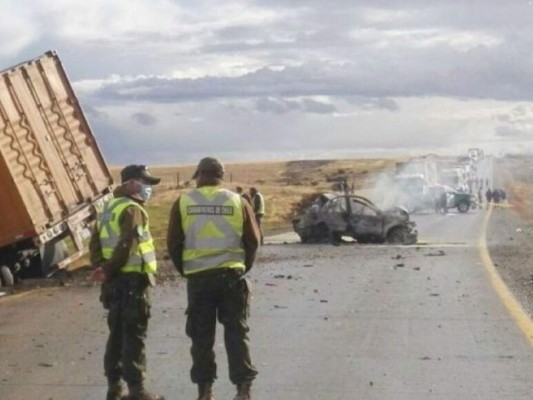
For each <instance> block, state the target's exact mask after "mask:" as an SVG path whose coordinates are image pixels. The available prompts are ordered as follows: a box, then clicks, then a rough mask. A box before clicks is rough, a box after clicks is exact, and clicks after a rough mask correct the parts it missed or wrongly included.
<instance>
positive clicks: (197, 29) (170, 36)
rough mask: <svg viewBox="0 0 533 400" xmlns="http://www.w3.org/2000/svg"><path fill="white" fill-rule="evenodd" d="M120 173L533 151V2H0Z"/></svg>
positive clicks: (20, 48)
mask: <svg viewBox="0 0 533 400" xmlns="http://www.w3.org/2000/svg"><path fill="white" fill-rule="evenodd" d="M0 7H1V8H0V9H1V11H2V12H1V13H0V38H2V45H1V46H0V69H3V68H7V67H9V66H11V65H13V64H17V63H19V62H20V61H23V60H26V59H31V58H34V57H36V56H38V55H40V54H41V53H43V52H45V51H46V50H49V49H56V50H58V52H59V55H60V57H61V58H62V60H63V64H64V65H65V68H66V69H67V72H68V74H69V76H70V78H71V80H72V81H73V83H74V85H75V90H76V93H77V94H78V97H79V98H80V101H81V103H82V105H83V108H84V110H85V112H86V114H87V118H88V119H89V122H90V124H91V126H92V128H93V131H94V133H95V135H96V137H97V139H98V142H99V144H100V147H101V149H102V151H103V153H104V156H105V157H106V159H107V160H108V161H109V162H110V163H112V164H122V163H127V162H139V161H142V162H146V163H150V164H190V163H195V162H196V161H197V159H198V158H199V157H202V156H204V155H217V156H219V157H221V158H223V159H225V160H231V161H239V160H241V161H244V160H259V159H260V160H269V159H301V158H338V157H360V156H369V155H370V156H372V155H379V156H381V155H386V154H391V155H397V154H406V153H409V154H417V153H424V152H450V151H452V152H462V153H464V152H466V149H467V148H468V147H482V148H484V149H485V150H486V151H488V152H493V153H501V152H517V151H528V152H529V151H533V140H532V139H533V40H532V38H533V24H532V23H531V21H533V1H527V0H525V1H523V0H483V1H481V0H462V1H461V0H442V1H432V0H403V1H401V2H400V1H396V0H372V1H370V0H367V1H359V0H328V1H326V0H241V1H236V0H224V1H220V0H179V1H178V0H113V1H109V0H91V1H87V0H54V1H49V0H46V1H45V0H0Z"/></svg>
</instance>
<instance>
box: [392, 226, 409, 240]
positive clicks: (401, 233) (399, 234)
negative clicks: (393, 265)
mask: <svg viewBox="0 0 533 400" xmlns="http://www.w3.org/2000/svg"><path fill="white" fill-rule="evenodd" d="M408 237H409V230H408V229H407V228H406V227H405V226H397V227H394V228H392V229H391V230H390V231H389V232H388V233H387V243H390V244H404V243H407V242H408Z"/></svg>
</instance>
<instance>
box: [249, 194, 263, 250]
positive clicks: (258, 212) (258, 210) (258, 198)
mask: <svg viewBox="0 0 533 400" xmlns="http://www.w3.org/2000/svg"><path fill="white" fill-rule="evenodd" d="M250 196H251V197H252V207H253V209H254V214H255V221H256V222H257V226H258V227H259V231H260V232H261V244H264V236H263V228H262V226H261V220H262V219H263V217H264V216H265V198H264V197H263V195H262V194H261V193H259V191H258V190H257V188H255V187H251V188H250Z"/></svg>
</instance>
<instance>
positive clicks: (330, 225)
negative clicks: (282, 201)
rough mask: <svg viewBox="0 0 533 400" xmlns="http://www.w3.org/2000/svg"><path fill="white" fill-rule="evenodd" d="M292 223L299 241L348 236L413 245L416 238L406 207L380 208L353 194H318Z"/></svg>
mask: <svg viewBox="0 0 533 400" xmlns="http://www.w3.org/2000/svg"><path fill="white" fill-rule="evenodd" d="M292 223H293V228H294V231H295V232H296V233H297V234H298V235H299V236H300V239H301V241H302V243H308V242H326V241H331V242H338V241H340V240H341V238H342V236H350V237H352V238H354V239H355V240H357V242H359V243H385V242H386V243H393V244H413V243H416V241H417V237H418V232H417V231H416V229H415V223H414V222H413V221H410V220H409V213H408V212H407V211H406V210H404V209H402V208H400V207H394V208H391V209H388V210H380V209H379V208H378V207H376V206H375V205H374V204H373V203H372V202H371V201H370V200H368V199H367V198H365V197H362V196H356V195H339V194H333V193H324V194H320V195H318V196H317V197H316V199H315V200H314V201H313V203H312V204H311V206H309V207H308V208H307V209H306V210H305V212H304V213H303V214H302V215H298V216H296V217H295V218H294V219H293V220H292Z"/></svg>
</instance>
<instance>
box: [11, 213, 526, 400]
mask: <svg viewBox="0 0 533 400" xmlns="http://www.w3.org/2000/svg"><path fill="white" fill-rule="evenodd" d="M484 216H485V212H484V211H477V212H475V211H473V212H469V213H468V214H465V215H460V214H456V213H450V214H448V215H434V214H427V215H418V216H415V217H414V219H415V221H416V222H417V225H418V229H419V232H420V244H417V245H413V246H393V247H391V246H382V245H379V246H378V245H358V244H354V243H346V244H342V245H341V246H332V245H328V244H321V245H316V244H315V245H303V244H299V243H296V241H295V240H294V239H295V236H294V235H291V234H288V235H285V236H277V237H272V238H268V240H267V245H265V246H264V247H263V248H262V249H261V254H260V258H259V261H258V263H257V265H256V266H255V268H254V270H253V271H252V272H251V274H250V277H251V279H252V281H253V283H254V297H253V303H252V309H251V319H250V325H251V339H252V352H253V353H252V356H253V359H254V362H255V363H256V365H257V367H258V369H259V371H260V374H259V376H258V379H257V381H256V384H255V385H254V396H253V398H254V399H255V400H271V399H283V400H299V399H306V400H336V399H348V400H358V399H368V400H374V399H375V400H378V399H379V400H381V399H394V400H403V399H406V400H407V399H409V400H418V399H420V400H428V399H439V400H461V399H465V400H467V399H468V400H472V399H480V400H481V399H483V400H490V399H494V400H496V399H498V400H500V399H505V400H519V399H520V400H522V399H524V400H525V399H530V398H531V393H533V380H532V379H531V372H530V371H531V370H532V369H533V358H532V356H533V348H532V345H531V343H530V341H529V339H528V338H527V337H526V336H525V335H524V333H523V327H524V326H529V325H530V324H531V323H530V321H529V320H528V319H527V318H522V317H521V316H520V315H518V316H517V315H515V316H514V317H513V316H512V315H511V313H510V312H509V309H508V307H509V305H508V304H507V302H506V296H507V295H506V294H505V293H501V291H500V292H499V291H498V290H496V289H495V288H494V285H493V284H492V283H491V277H490V272H489V271H490V270H489V268H488V266H487V265H486V264H487V260H486V259H484V258H482V256H480V254H482V252H480V249H479V246H478V244H479V239H480V236H481V235H482V234H483V221H484ZM153 300H154V308H153V318H152V320H151V326H150V331H149V340H148V362H149V372H148V375H149V386H150V387H152V388H154V390H157V391H158V392H160V393H162V394H165V395H166V397H167V399H194V398H196V397H195V396H196V388H195V387H194V386H193V385H192V384H191V383H190V381H189V368H190V357H189V340H188V338H187V337H186V335H185V333H184V328H185V316H184V310H185V306H186V297H185V285H184V282H183V281H181V280H177V281H175V282H168V283H166V284H164V285H160V286H158V287H157V288H156V290H155V292H154V296H153ZM0 321H1V322H0V399H2V400H23V399H24V400H26V399H39V400H40V399H45V400H47V399H54V400H62V399H65V400H66V399H69V400H72V399H84V400H96V399H102V398H104V394H105V379H104V377H103V375H102V361H101V358H102V354H103V346H104V342H105V340H106V325H105V313H104V311H103V310H102V309H101V307H100V305H99V303H98V288H97V287H95V286H91V285H89V284H85V283H83V282H81V283H77V284H74V285H72V286H68V287H61V288H54V289H46V290H42V291H37V292H32V293H30V294H26V295H24V296H11V297H7V298H4V299H2V300H0ZM528 324H529V325H528ZM519 325H521V326H522V328H521V327H520V326H519ZM216 353H217V360H218V364H219V379H218V380H217V382H216V384H215V397H216V398H217V399H231V398H232V396H233V394H234V388H233V387H232V386H231V384H230V383H229V381H228V377H227V365H226V358H225V353H224V348H223V338H222V334H221V329H219V330H218V337H217V343H216Z"/></svg>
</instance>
